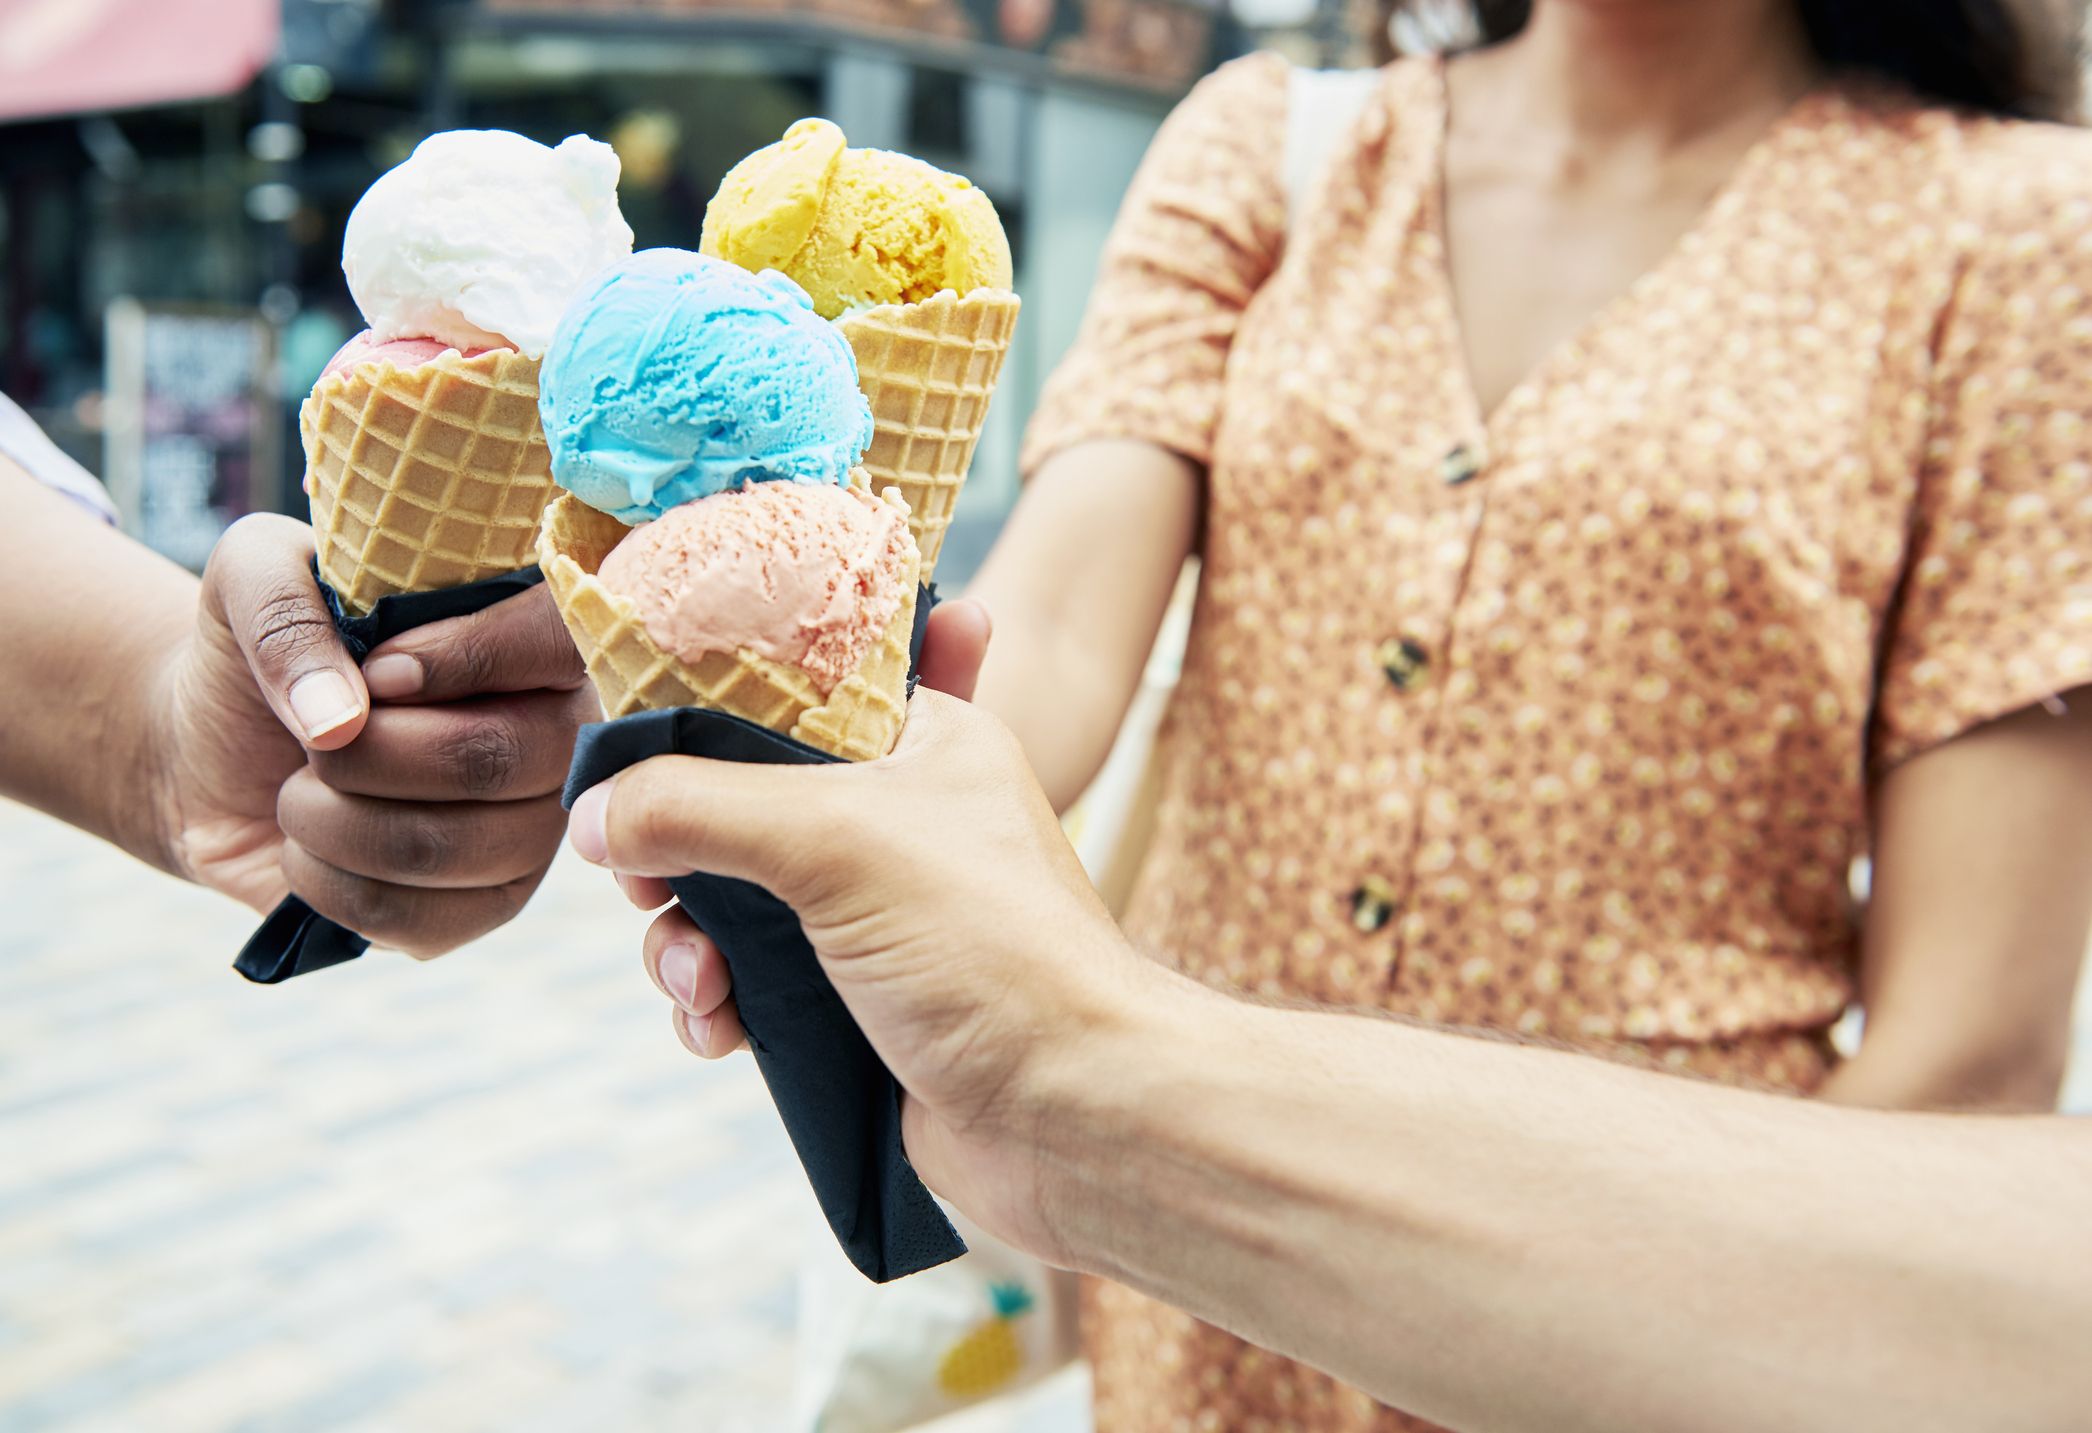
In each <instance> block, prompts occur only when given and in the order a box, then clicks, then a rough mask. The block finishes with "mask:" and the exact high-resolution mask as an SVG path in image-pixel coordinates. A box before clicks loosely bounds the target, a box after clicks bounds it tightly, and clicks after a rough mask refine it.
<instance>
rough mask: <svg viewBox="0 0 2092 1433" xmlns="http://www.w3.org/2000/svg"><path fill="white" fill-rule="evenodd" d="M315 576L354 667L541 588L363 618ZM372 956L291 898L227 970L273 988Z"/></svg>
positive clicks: (459, 593)
mask: <svg viewBox="0 0 2092 1433" xmlns="http://www.w3.org/2000/svg"><path fill="white" fill-rule="evenodd" d="M312 575H313V580H314V581H316V582H318V583H319V584H320V596H322V597H324V598H325V599H326V600H327V611H328V612H329V613H331V614H332V615H333V617H334V630H335V631H337V632H339V633H340V634H341V644H342V645H343V646H344V647H346V648H348V649H349V655H350V656H351V657H354V658H355V659H356V661H357V663H358V664H359V665H360V664H361V663H362V661H363V659H364V658H365V657H367V656H369V655H370V652H371V649H372V648H373V647H377V646H381V645H383V644H384V643H385V642H388V641H390V640H391V639H392V638H394V637H397V636H398V635H399V634H400V633H402V632H411V631H413V630H414V629H415V628H416V627H425V626H427V625H428V624H429V623H431V622H441V621H442V620H443V619H445V618H446V617H467V616H470V615H471V614H472V613H474V612H478V611H481V610H483V609H484V608H488V607H492V606H493V605H494V604H495V603H496V602H499V601H501V600H502V599H504V598H508V597H513V596H515V595H516V594H517V593H519V592H523V591H526V590H528V589H529V588H532V587H535V586H536V585H537V584H538V583H540V582H542V581H544V580H545V575H544V574H543V573H541V572H539V571H538V570H537V568H535V567H526V568H524V569H523V570H522V571H520V572H504V573H502V574H501V575H500V576H498V577H485V578H481V579H480V580H479V581H478V582H469V583H467V584H465V585H464V586H463V587H445V588H441V589H439V590H437V591H435V592H409V593H404V594H402V595H400V596H397V597H380V598H379V599H378V602H377V605H376V606H374V607H372V608H371V610H370V612H369V613H368V614H367V615H365V616H362V617H352V616H350V615H349V614H348V612H347V611H345V610H344V609H343V607H342V605H341V598H340V597H339V596H338V595H336V593H335V591H334V589H333V588H332V587H329V586H328V585H327V583H326V580H325V579H324V578H322V577H321V576H320V575H319V568H318V566H317V565H315V566H314V568H313V574H312ZM369 949H370V942H369V941H368V940H366V939H365V938H364V937H362V936H360V935H358V934H356V932H354V931H352V930H350V929H348V928H347V927H346V926H340V925H336V924H335V923H334V922H333V921H331V920H328V919H327V918H326V917H325V916H323V915H321V914H320V913H319V912H318V911H315V910H314V909H313V908H312V907H311V906H308V905H307V904H305V902H303V901H301V900H299V899H298V898H297V897H296V896H285V897H284V898H283V900H282V901H281V902H280V903H278V905H277V907H276V909H275V910H273V911H271V912H269V916H268V919H266V920H264V921H263V922H262V923H261V928H260V929H258V930H256V931H255V933H254V934H253V935H252V936H250V937H249V938H248V940H247V943H246V944H245V945H243V946H241V947H240V953H239V955H238V957H236V958H235V959H234V961H233V963H232V968H233V969H234V970H237V971H238V972H240V974H242V975H244V976H246V977H247V978H248V979H249V980H251V981H254V982H255V983H256V984H257V985H275V984H278V983H279V982H281V981H285V980H289V979H290V978H291V977H292V976H294V975H304V974H306V973H308V972H310V971H314V970H325V969H326V968H327V967H328V966H330V965H340V964H341V963H342V962H343V961H345V960H354V959H355V958H356V957H357V956H359V955H361V954H363V952H365V951H366V950H369Z"/></svg>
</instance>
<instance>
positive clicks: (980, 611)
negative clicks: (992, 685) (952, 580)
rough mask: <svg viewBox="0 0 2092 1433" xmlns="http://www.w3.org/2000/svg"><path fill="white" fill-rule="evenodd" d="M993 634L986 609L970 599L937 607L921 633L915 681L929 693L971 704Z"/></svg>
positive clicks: (992, 626)
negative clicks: (946, 695)
mask: <svg viewBox="0 0 2092 1433" xmlns="http://www.w3.org/2000/svg"><path fill="white" fill-rule="evenodd" d="M993 631H994V623H993V622H992V621H991V620H990V619H989V616H988V609H987V608H986V607H983V606H982V605H981V604H980V603H978V602H976V601H974V600H972V599H971V598H967V597H961V598H958V599H956V600H954V601H951V602H940V603H938V604H937V606H936V607H934V608H932V609H931V611H930V622H929V626H928V627H927V628H926V629H925V630H924V632H923V649H922V655H921V656H920V657H919V658H918V659H917V660H916V664H915V671H916V676H917V678H918V680H920V681H921V683H922V685H924V686H926V687H928V688H929V689H930V690H931V691H933V692H948V693H949V694H951V695H952V696H955V697H957V698H958V699H959V700H960V701H966V702H970V701H972V700H973V689H974V686H975V684H976V683H977V682H978V681H979V680H980V676H981V662H982V661H983V660H984V659H985V658H986V657H987V655H988V638H989V637H990V635H992V633H993Z"/></svg>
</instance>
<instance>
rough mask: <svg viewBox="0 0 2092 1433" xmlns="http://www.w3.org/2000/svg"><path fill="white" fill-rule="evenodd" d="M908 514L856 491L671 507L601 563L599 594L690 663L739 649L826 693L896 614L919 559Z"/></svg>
mask: <svg viewBox="0 0 2092 1433" xmlns="http://www.w3.org/2000/svg"><path fill="white" fill-rule="evenodd" d="M915 557H916V552H915V539H914V538H913V537H912V536H910V535H909V532H908V515H907V509H906V508H905V507H903V506H901V505H900V504H898V503H897V502H888V501H882V500H880V499H878V498H875V497H873V496H872V495H871V494H869V493H866V492H864V491H862V490H861V489H857V488H842V487H831V486H827V485H818V486H817V485H814V484H808V483H752V484H750V485H748V486H747V487H743V488H736V489H733V490H731V491H728V492H723V493H717V494H715V495H713V496H711V497H708V498H702V499H699V500H698V501H696V502H689V503H684V504H682V505H681V506H679V507H673V508H670V509H669V510H668V511H667V512H666V513H663V514H662V515H661V516H660V517H659V518H656V519H655V520H654V521H653V522H650V523H646V524H644V525H642V526H640V527H637V528H634V529H633V530H632V533H631V535H630V536H628V537H626V538H624V539H623V540H622V541H621V542H619V543H618V545H617V546H616V547H615V548H614V549H612V550H611V552H610V554H609V556H607V557H605V558H604V559H603V565H602V567H601V569H600V570H599V571H598V573H597V577H598V579H599V580H600V581H601V582H602V584H603V586H605V587H606V588H608V589H609V590H610V591H611V592H613V593H615V594H617V595H618V596H621V597H624V598H626V599H627V600H629V601H630V602H631V603H632V604H633V606H634V607H635V608H637V609H638V612H639V617H640V620H641V621H642V622H643V623H644V624H645V626H646V630H647V635H648V636H649V637H651V638H652V639H653V641H654V643H655V645H656V646H658V647H660V648H661V649H662V650H663V651H665V652H668V653H670V654H672V655H674V656H676V657H678V658H680V659H682V660H683V661H685V662H690V663H695V662H698V661H699V660H701V659H702V658H704V657H705V656H707V655H708V654H710V653H714V652H732V651H734V650H736V649H737V648H742V647H746V648H748V649H749V650H751V651H753V652H755V653H756V654H758V655H759V656H763V657H767V658H769V659H770V660H771V661H773V662H782V663H786V664H788V665H791V666H795V667H798V668H799V669H800V670H801V671H803V672H805V673H806V675H807V676H808V677H809V678H811V679H812V681H813V682H814V684H815V685H816V686H817V687H819V688H820V689H821V690H822V691H823V692H824V693H826V692H829V691H832V690H833V689H834V688H835V687H836V685H837V684H838V683H840V682H841V681H842V680H843V679H844V678H845V677H848V676H849V675H850V674H851V673H852V672H854V671H856V670H857V669H858V667H859V666H860V665H861V664H862V663H863V661H864V659H865V657H866V655H867V654H868V653H869V652H870V651H871V650H872V648H873V647H874V646H875V645H876V644H877V643H878V641H879V637H880V634H881V633H882V632H883V631H884V630H885V629H886V625H887V623H889V622H890V621H892V620H893V617H894V614H895V613H896V612H898V611H899V610H900V607H901V602H902V598H903V596H904V591H903V588H904V584H905V582H906V579H907V574H908V573H909V572H910V571H911V570H912V569H913V566H914V562H915Z"/></svg>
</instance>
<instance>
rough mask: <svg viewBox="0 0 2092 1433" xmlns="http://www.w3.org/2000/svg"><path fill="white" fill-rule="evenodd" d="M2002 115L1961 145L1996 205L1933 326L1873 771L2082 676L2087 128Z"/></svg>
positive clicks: (2090, 454)
mask: <svg viewBox="0 0 2092 1433" xmlns="http://www.w3.org/2000/svg"><path fill="white" fill-rule="evenodd" d="M2005 128H2006V130H2008V131H2017V132H2018V133H2016V134H2013V135H2012V136H2011V137H2012V138H2013V139H2014V140H2015V141H2016V142H2015V143H2014V144H2013V145H2012V146H2010V147H2009V148H2008V149H2007V152H2006V153H2004V154H2003V155H2000V156H1996V157H1989V156H1983V155H1979V154H1972V155H1971V156H1969V162H1970V163H1971V164H1972V165H1978V164H1987V165H1988V169H1987V173H1988V174H1989V175H1990V176H1991V180H1990V181H1989V182H1991V183H1994V184H1996V185H1998V186H2000V188H2001V191H2002V194H2003V197H2004V199H2005V200H2006V201H2007V202H2004V203H2002V204H2000V205H1998V206H1997V208H1996V210H1994V211H1993V212H1990V213H1986V214H1985V215H1984V218H1983V220H1982V222H1983V223H1984V225H1985V232H1984V234H1983V236H1982V237H1981V238H1980V240H1978V241H1977V247H1976V250H1975V252H1974V253H1973V255H1972V256H1971V258H1970V259H1969V260H1968V262H1967V267H1966V270H1965V272H1964V274H1963V276H1962V280H1961V283H1960V285H1959V288H1958V289H1957V291H1956V293H1955V296H1954V299H1953V302H1952V307H1951V308H1950V309H1949V311H1948V312H1947V313H1946V314H1945V315H1944V318H1943V322H1942V326H1941V330H1940V339H1939V349H1938V357H1937V361H1936V364H1935V367H1934V380H1935V381H1934V387H1933V398H1932V421H1931V438H1930V442H1929V444H1928V446H1927V450H1926V453H1925V458H1924V464H1923V468H1922V470H1921V473H1920V479H1919V488H1918V500H1917V509H1916V512H1915V514H1914V517H1913V523H1912V530H1911V544H1910V548H1909V552H1908V556H1907V558H1906V561H1905V567H1904V572H1903V576H1902V586H1901V593H1900V597H1899V601H1898V605H1897V608H1896V610H1895V611H1894V613H1893V615H1892V617H1891V625H1890V627H1889V632H1888V640H1887V644H1886V648H1885V650H1884V653H1883V666H1882V673H1881V681H1880V687H1879V693H1878V700H1877V703H1876V730H1875V733H1874V743H1873V747H1874V763H1875V765H1876V767H1877V768H1885V767H1887V766H1889V765H1892V764H1894V763H1896V762H1899V761H1902V760H1905V759H1907V758H1909V757H1911V756H1914V755H1916V754H1917V753H1919V752H1920V751H1922V750H1924V749H1925V748H1927V747H1929V746H1932V745H1935V744H1937V743H1939V742H1943V741H1947V740H1949V739H1951V738H1953V737H1955V736H1958V735H1960V734H1962V733H1963V732H1965V731H1967V730H1969V729H1970V728H1972V727H1975V726H1977V725H1980V724H1981V723H1983V722H1986V721H1990V720H1993V719H1994V718H1997V717H2001V716H2004V715H2006V714H2007V713H2010V712H2013V711H2017V710H2019V709H2020V708H2022V707H2026V706H2029V705H2032V704H2033V703H2035V702H2038V701H2041V700H2042V699H2043V698H2045V697H2048V696H2051V695H2053V694H2055V693H2058V692H2064V691H2068V690H2070V689H2071V688H2073V687H2078V686H2083V685H2085V684H2087V683H2092V144H2088V143H2087V142H2086V141H2087V140H2088V139H2092V136H2086V135H2084V134H2083V133H2082V132H2059V131H2055V130H2052V129H2049V128H2047V127H2044V126H2032V125H2014V126H2007V127H2005ZM1986 207H1988V206H1986Z"/></svg>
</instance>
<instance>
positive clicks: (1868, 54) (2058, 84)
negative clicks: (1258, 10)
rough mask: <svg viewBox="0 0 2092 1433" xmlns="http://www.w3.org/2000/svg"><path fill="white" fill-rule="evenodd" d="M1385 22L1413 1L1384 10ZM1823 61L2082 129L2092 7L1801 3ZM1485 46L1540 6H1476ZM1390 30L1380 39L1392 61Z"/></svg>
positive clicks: (1943, 97) (2026, 1)
mask: <svg viewBox="0 0 2092 1433" xmlns="http://www.w3.org/2000/svg"><path fill="white" fill-rule="evenodd" d="M1383 3H1384V8H1383V9H1382V11H1381V14H1382V18H1383V19H1391V18H1392V17H1393V15H1394V14H1395V12H1397V11H1400V10H1402V9H1405V8H1408V6H1409V4H1410V3H1411V0H1383ZM1796 4H1797V6H1798V8H1799V10H1800V14H1801V22H1802V26H1803V28H1804V29H1806V30H1807V31H1808V36H1809V44H1810V45H1811V46H1812V47H1813V48H1814V49H1815V51H1816V57H1817V58H1818V59H1819V60H1821V61H1822V62H1823V63H1824V65H1825V66H1826V67H1827V68H1830V69H1834V70H1864V71H1868V72H1871V73H1873V74H1877V75H1883V76H1886V77H1888V78H1889V79H1892V80H1896V81H1898V82H1900V83H1901V84H1903V85H1905V86H1907V87H1909V88H1910V89H1911V90H1914V91H1915V92H1917V93H1918V94H1920V95H1922V96H1924V97H1925V98H1927V99H1931V100H1938V101H1941V102H1943V103H1946V104H1951V105H1962V106H1965V107H1967V108H1969V109H1977V110H1986V111H1988V112H1990V113H1992V114H2001V115H2010V116H2015V117H2018V118H2022V119H2053V120H2075V119H2077V118H2079V112H2078V104H2079V101H2080V98H2081V89H2082V86H2083V82H2084V73H2083V70H2082V68H2081V63H2082V58H2083V57H2082V53H2081V51H2080V49H2079V45H2080V43H2081V41H2082V39H2083V33H2084V20H2085V6H2084V4H2083V3H2082V0H1796ZM1472 9H1473V12H1474V22H1475V27H1476V29H1477V30H1478V31H1479V32H1480V35H1481V39H1482V43H1484V44H1493V43H1495V42H1496V41H1498V40H1504V39H1508V38H1510V37H1511V36H1512V35H1515V34H1517V33H1518V32H1519V31H1520V30H1522V29H1524V28H1525V23H1526V21H1527V20H1528V19H1530V18H1531V17H1532V13H1533V0H1472ZM1386 29H1387V27H1386V25H1384V24H1383V25H1381V26H1380V27H1379V30H1378V31H1376V33H1375V34H1374V36H1373V40H1374V44H1375V47H1376V49H1377V50H1378V51H1379V52H1380V53H1381V55H1382V57H1383V58H1384V57H1385V56H1386V54H1387V45H1388V42H1387V40H1386V38H1385V36H1386Z"/></svg>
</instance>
